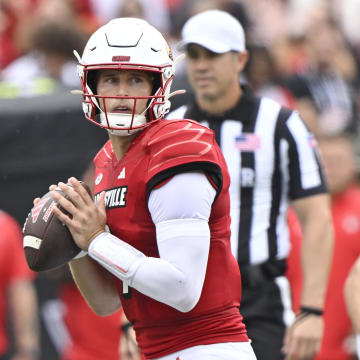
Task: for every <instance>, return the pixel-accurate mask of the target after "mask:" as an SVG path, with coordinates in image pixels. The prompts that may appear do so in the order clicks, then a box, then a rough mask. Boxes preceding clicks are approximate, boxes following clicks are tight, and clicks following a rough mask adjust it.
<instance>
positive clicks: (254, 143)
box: [235, 133, 261, 151]
mask: <svg viewBox="0 0 360 360" xmlns="http://www.w3.org/2000/svg"><path fill="white" fill-rule="evenodd" d="M260 145H261V144H260V138H259V136H257V135H255V134H252V133H243V134H241V135H238V136H236V137H235V148H236V149H238V150H239V151H255V150H259V149H260Z"/></svg>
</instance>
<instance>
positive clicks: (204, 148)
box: [147, 120, 219, 180]
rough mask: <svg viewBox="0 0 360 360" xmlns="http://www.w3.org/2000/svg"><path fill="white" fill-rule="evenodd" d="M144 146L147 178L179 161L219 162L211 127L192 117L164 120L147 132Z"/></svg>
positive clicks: (185, 162) (179, 163) (179, 162)
mask: <svg viewBox="0 0 360 360" xmlns="http://www.w3.org/2000/svg"><path fill="white" fill-rule="evenodd" d="M147 146H148V150H149V154H150V161H149V168H148V179H147V180H149V179H151V178H152V177H153V176H154V175H156V174H157V173H159V172H162V171H164V170H167V169H169V168H173V167H177V166H179V165H185V164H194V163H206V162H207V163H214V164H218V162H219V159H218V146H217V144H216V142H215V137H214V133H213V131H212V130H210V129H208V128H207V127H205V126H203V125H201V124H199V123H197V122H195V121H192V120H165V121H164V122H162V123H161V127H160V128H158V129H157V131H156V132H153V133H152V134H151V136H150V138H149V139H148V142H147ZM189 170H191V169H189Z"/></svg>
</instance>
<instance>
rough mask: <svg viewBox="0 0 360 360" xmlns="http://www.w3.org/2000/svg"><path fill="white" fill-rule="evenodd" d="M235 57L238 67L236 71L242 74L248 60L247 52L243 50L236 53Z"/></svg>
mask: <svg viewBox="0 0 360 360" xmlns="http://www.w3.org/2000/svg"><path fill="white" fill-rule="evenodd" d="M235 56H236V61H237V65H238V71H239V72H242V71H243V70H244V68H245V66H246V64H247V62H248V60H249V52H248V51H247V50H244V51H242V52H236V53H235Z"/></svg>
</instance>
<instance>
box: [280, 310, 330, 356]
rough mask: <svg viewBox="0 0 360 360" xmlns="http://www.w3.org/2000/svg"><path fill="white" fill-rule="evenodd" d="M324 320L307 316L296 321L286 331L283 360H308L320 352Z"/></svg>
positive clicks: (319, 317)
mask: <svg viewBox="0 0 360 360" xmlns="http://www.w3.org/2000/svg"><path fill="white" fill-rule="evenodd" d="M323 330H324V320H323V317H322V316H317V315H307V316H305V317H303V318H299V319H296V320H295V321H294V323H293V324H292V325H291V326H290V327H289V328H288V329H287V331H286V335H285V339H284V346H283V349H282V350H283V352H284V353H285V354H286V357H285V360H310V359H313V358H314V357H315V355H316V354H317V353H318V352H319V350H320V345H321V340H322V335H323Z"/></svg>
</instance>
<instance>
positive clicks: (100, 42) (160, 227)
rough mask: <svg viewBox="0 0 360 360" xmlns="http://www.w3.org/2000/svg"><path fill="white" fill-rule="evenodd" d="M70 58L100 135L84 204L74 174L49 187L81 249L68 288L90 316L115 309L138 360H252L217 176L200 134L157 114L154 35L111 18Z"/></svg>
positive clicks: (169, 62)
mask: <svg viewBox="0 0 360 360" xmlns="http://www.w3.org/2000/svg"><path fill="white" fill-rule="evenodd" d="M78 59H79V63H80V64H79V75H80V79H81V82H82V90H83V110H84V113H85V117H86V118H87V119H88V120H90V121H92V122H93V123H95V124H97V125H98V126H100V127H102V128H105V129H106V130H107V131H108V133H109V138H110V140H109V141H108V142H107V143H106V144H105V146H104V147H103V148H102V149H101V150H100V151H99V153H98V155H97V156H96V157H95V159H94V164H95V191H94V192H95V199H96V201H95V203H94V202H93V201H92V199H91V198H90V196H89V195H88V194H87V193H86V190H85V189H84V188H83V187H82V186H81V185H80V183H79V182H78V181H77V179H75V178H70V179H69V182H70V183H71V185H72V187H70V186H68V185H66V184H64V183H59V184H58V186H59V187H60V188H61V189H62V190H63V191H64V193H65V194H66V195H68V197H69V198H70V200H71V201H69V200H66V199H65V198H64V197H62V196H61V195H59V194H58V192H53V197H54V198H55V199H56V200H58V201H59V202H60V204H61V205H62V206H63V207H64V209H66V210H67V211H68V212H69V213H70V214H71V215H72V216H71V217H69V216H67V215H65V214H64V213H62V212H61V211H60V210H59V209H55V210H54V211H55V213H56V215H57V216H58V217H59V219H60V220H61V221H62V222H63V223H65V224H66V225H67V226H68V227H69V229H70V231H71V233H72V235H73V238H74V240H75V242H76V243H77V245H78V246H79V247H80V248H82V249H83V250H84V254H85V256H84V257H82V258H79V259H74V260H72V261H71V262H70V268H71V271H72V275H73V277H74V279H75V281H76V283H77V285H78V287H79V289H80V291H81V292H82V294H83V295H84V297H85V298H86V300H87V302H88V304H89V305H90V306H91V307H92V308H93V310H94V311H95V312H97V313H98V314H100V315H107V314H111V313H113V312H114V311H116V310H117V309H118V308H119V307H120V306H121V305H122V306H123V309H124V312H125V315H126V317H127V318H128V319H129V321H130V322H131V323H132V324H133V325H134V329H135V333H136V340H137V342H138V345H139V347H140V349H141V351H142V352H143V353H144V355H145V356H146V358H147V359H161V360H165V359H166V360H167V359H173V360H175V359H177V358H178V359H181V360H186V359H197V360H201V359H209V358H210V357H211V356H215V357H216V358H217V359H227V360H231V359H234V360H235V359H239V358H241V359H245V360H247V359H249V360H250V359H255V355H254V353H253V350H252V348H251V345H250V342H249V339H248V337H247V334H246V329H245V326H244V324H243V322H242V316H241V315H240V313H239V305H240V297H241V288H240V285H239V284H240V272H239V268H238V265H237V262H236V260H235V258H234V257H233V256H232V254H231V249H230V208H229V205H230V204H229V182H230V179H229V174H228V171H227V167H226V164H225V160H224V158H223V156H222V154H221V151H220V149H219V147H218V145H217V144H216V141H215V139H214V135H213V132H212V131H211V130H209V129H207V128H205V127H203V126H201V125H199V124H198V123H195V122H193V121H191V120H175V121H170V120H164V119H163V117H164V114H166V112H167V111H169V107H170V102H169V98H170V97H171V96H172V94H171V93H170V85H171V82H172V80H173V76H174V70H175V69H174V62H173V59H172V54H171V51H170V48H169V47H168V45H167V43H166V41H165V39H164V38H163V36H162V35H161V34H160V33H159V32H158V31H157V30H156V29H155V28H153V27H152V26H151V25H149V24H148V23H147V22H145V21H143V20H140V19H134V18H120V19H114V20H112V21H110V22H109V23H108V24H106V25H104V26H103V27H101V28H100V29H99V30H97V31H96V32H95V33H94V34H93V35H92V36H91V37H90V39H89V41H88V43H87V45H86V47H85V50H84V53H83V55H82V57H81V58H80V56H79V55H78ZM51 189H54V186H53V187H51ZM106 229H108V230H109V231H106Z"/></svg>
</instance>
